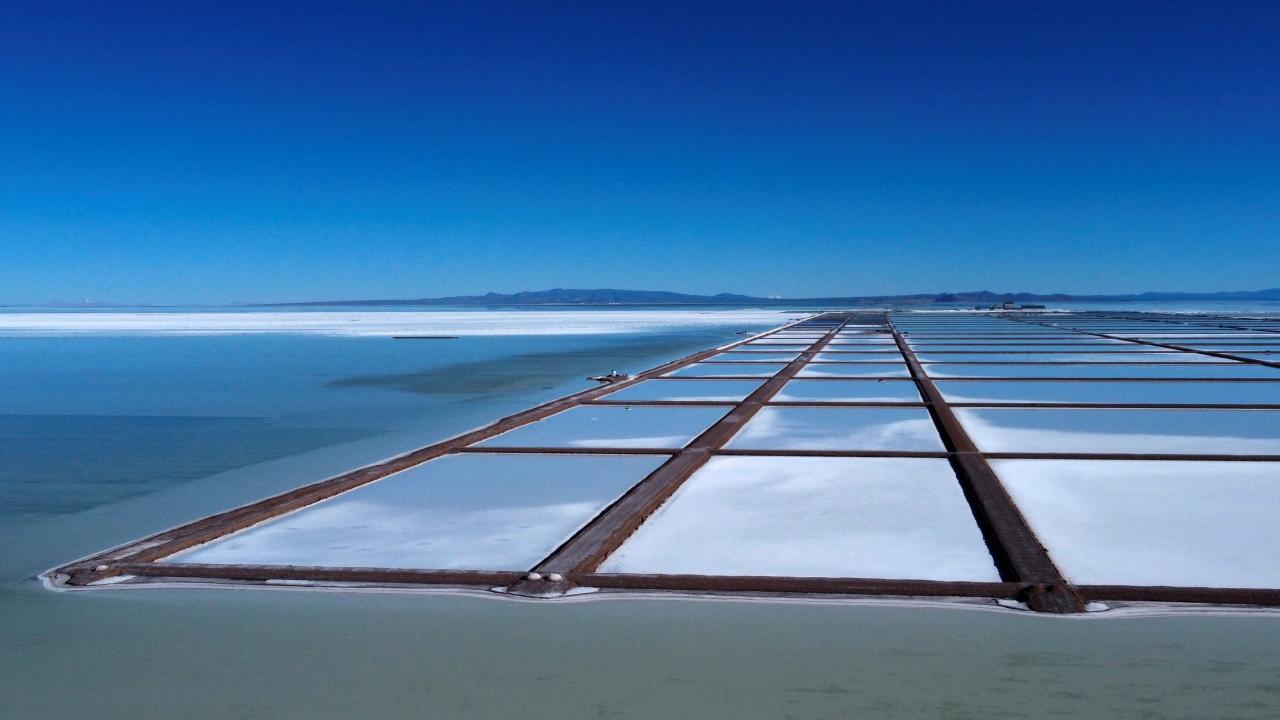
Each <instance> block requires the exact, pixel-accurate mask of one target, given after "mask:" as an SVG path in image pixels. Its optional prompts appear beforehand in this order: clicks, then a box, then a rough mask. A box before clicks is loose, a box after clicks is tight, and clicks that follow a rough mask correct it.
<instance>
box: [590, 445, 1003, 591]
mask: <svg viewBox="0 0 1280 720" xmlns="http://www.w3.org/2000/svg"><path fill="white" fill-rule="evenodd" d="M601 570H602V571H603V572H611V573H664V574H695V575H738V576H741V575H767V576H799V577H862V578H900V579H921V580H978V581H990V582H995V581H999V579H1000V578H999V574H998V573H997V572H996V568H995V566H994V565H993V563H992V560H991V556H990V554H989V553H988V551H987V548H986V545H985V544H984V543H983V540H982V533H981V531H980V530H979V529H978V526H977V524H976V523H975V522H974V519H973V512H972V511H971V510H970V509H969V506H968V504H967V503H966V502H965V498H964V494H963V492H962V491H961V489H960V485H959V483H958V482H957V480H956V476H955V474H954V473H953V472H952V470H951V466H950V465H949V464H948V462H947V461H946V460H941V459H921V458H812V457H806V458H780V457H719V458H713V459H712V460H711V461H710V462H709V463H707V465H706V466H705V467H703V468H702V469H701V470H699V471H698V472H697V473H695V474H694V475H693V477H691V478H690V479H689V480H688V481H687V482H686V483H685V484H684V485H683V486H681V487H680V489H679V490H678V491H677V492H676V493H675V495H674V496H673V497H672V498H671V499H670V500H669V501H667V503H666V504H665V505H664V506H663V507H661V508H659V509H658V511H657V512H656V513H654V515H653V517H652V518H650V519H649V521H648V522H646V523H645V524H644V525H642V526H641V527H640V529H639V530H638V531H636V533H635V534H634V535H633V536H632V537H631V538H630V539H629V540H627V542H625V543H624V544H623V545H622V547H621V548H620V549H619V550H618V551H617V552H616V553H614V555H613V556H612V557H610V558H609V559H608V560H607V561H606V562H605V564H604V566H603V567H602V568H601Z"/></svg>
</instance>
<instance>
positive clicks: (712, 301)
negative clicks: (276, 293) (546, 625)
mask: <svg viewBox="0 0 1280 720" xmlns="http://www.w3.org/2000/svg"><path fill="white" fill-rule="evenodd" d="M1162 300H1237V301H1238V300H1280V288H1270V289H1267V290H1243V291H1233V292H1213V293H1189V292H1144V293H1137V294H1128V295H1068V294H1066V293H1051V294H1039V293H1028V292H1012V293H998V292H991V291H989V290H977V291H973V292H956V293H918V294H912V295H850V296H847V297H816V298H778V297H769V298H762V297H752V296H751V295H734V294H732V293H720V294H719V295H688V294H685V293H675V292H663V291H659V290H611V289H603V290H566V289H563V288H556V289H554V290H538V291H533V292H518V293H495V292H491V293H485V294H484V295H454V296H449V297H436V298H413V299H408V300H406V299H393V300H326V301H317V302H300V303H271V304H270V306H271V307H302V306H315V305H436V306H439V305H453V306H460V307H490V306H516V305H797V304H804V305H884V304H893V305H943V304H955V303H962V304H976V305H990V304H994V303H1001V302H1006V301H1008V302H1016V303H1053V302H1152V301H1162Z"/></svg>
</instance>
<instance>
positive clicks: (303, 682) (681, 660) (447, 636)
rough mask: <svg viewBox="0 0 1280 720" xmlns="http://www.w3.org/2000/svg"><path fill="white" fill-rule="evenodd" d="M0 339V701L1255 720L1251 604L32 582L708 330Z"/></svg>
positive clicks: (493, 713) (218, 710) (613, 713)
mask: <svg viewBox="0 0 1280 720" xmlns="http://www.w3.org/2000/svg"><path fill="white" fill-rule="evenodd" d="M740 329H743V328H737V327H733V328H728V327H724V328H704V329H700V330H696V331H675V330H672V331H668V332H663V333H653V334H646V335H626V336H587V337H547V336H543V337H524V338H519V337H516V338H466V339H462V340H455V341H440V342H436V341H394V340H390V339H381V338H331V337H299V336H292V337H290V336H269V335H268V336H252V337H248V336H232V337H132V338H87V337H71V338H23V339H16V338H6V339H3V340H0V387H3V388H4V392H3V393H0V456H2V459H3V462H0V501H2V502H0V543H2V544H0V547H4V548H5V549H6V550H5V553H4V554H3V555H2V556H0V718H6V719H8V718H28V717H55V718H57V717H76V716H79V717H93V718H174V717H183V718H205V717H208V718H214V717H217V718H228V717H230V718H356V717H359V718H427V717H429V718H489V717H529V718H543V717H546V718H597V717H603V718H655V717H658V718H685V717H713V718H721V717H723V718H788V717H794V718H843V717H858V718H866V717H875V718H880V717H883V718H936V717H950V718H969V717H974V718H976V717H986V716H989V715H991V714H994V713H999V714H1001V715H1004V716H1008V717H1027V718H1039V717H1056V716H1070V717H1107V718H1155V717H1159V718H1165V717H1170V718H1205V717H1222V718H1272V717H1275V716H1276V715H1277V714H1278V713H1280V683H1278V682H1277V680H1276V678H1278V677H1280V652H1278V651H1277V650H1276V648H1277V647H1280V618H1277V617H1275V616H1269V617H1210V616H1195V617H1165V618H1141V619H1139V618H1131V619H1110V620H1105V619H1095V618H1088V619H1073V620H1062V619H1056V618H1040V617H1027V616H1023V615H1018V614H1015V613H983V612H973V611H966V610H948V609H937V608H927V607H912V608H884V607H868V606H848V605H845V606H833V605H824V606H813V605H781V604H763V603H749V602H676V601H670V600H625V601H610V602H585V603H567V604H566V603H560V604H546V603H544V604H537V603H530V602H514V601H505V600H497V599H486V598H475V597H448V596H422V595H412V596H410V595H370V594H342V593H316V592H300V591H287V592H285V591H281V592H271V591H258V590H206V591H193V590H177V589H165V590H127V591H121V592H117V593H112V592H94V593H53V592H49V591H46V590H44V589H43V588H41V587H40V586H39V585H38V584H37V583H36V582H35V581H34V580H33V578H34V576H35V575H36V574H37V573H38V572H40V571H41V570H44V569H46V568H48V567H50V566H52V565H55V564H58V563H61V562H65V561H67V560H69V559H72V558H75V557H78V556H81V555H84V554H87V553H90V552H93V551H96V550H100V549H102V548H104V547H107V546H110V545H114V544H118V543H121V542H125V541H127V540H130V539H132V538H135V537H138V536H140V535H143V534H146V533H149V532H154V531H156V530H160V529H163V528H165V527H168V526H171V525H173V524H176V523H180V522H184V521H186V520H190V519H195V518H198V517H201V516H204V515H206V514H209V513H211V512H216V511H218V510H222V509H226V508H228V507H232V506H234V505H237V504H240V503H243V502H246V501H249V500H253V499H256V498H258V497H262V496H264V495H267V494H271V493H274V492H278V491H281V490H284V489H287V488H290V487H294V486H296V485H298V484H301V483H304V482H309V481H312V480H315V479H319V478H321V477H324V476H326V475H329V474H333V473H337V472H341V471H344V470H347V469H350V468H351V467H354V466H358V465H361V464H365V463H368V462H372V461H374V460H377V459H380V458H383V457H386V456H388V455H391V454H394V453H397V452H401V451H403V450H406V449H409V448H412V447H415V446H418V445H421V444H424V443H427V442H430V441H432V440H435V439H439V438H442V437H446V436H448V435H451V434H454V433H457V432H460V431H463V430H466V429H469V428H471V427H474V426H476V425H480V424H483V423H485V422H488V421H491V420H493V419H496V418H498V417H500V416H503V415H506V414H509V413H511V412H514V411H516V410H520V409H523V408H524V407H527V406H529V405H530V404H532V403H535V402H539V401H542V400H546V399H550V398H552V397H557V396H559V395H562V394H565V393H567V392H570V391H572V390H575V389H579V388H581V387H585V386H586V385H588V383H585V382H583V381H582V377H583V376H584V375H587V374H591V373H595V372H602V371H607V370H611V369H619V370H623V371H634V370H638V369H643V368H646V367H650V366H652V365H654V364H657V363H658V362H661V361H664V360H667V359H671V358H674V357H677V356H679V355H682V354H685V353H687V352H690V351H693V350H696V349H701V348H704V347H707V346H710V345H714V344H717V343H720V342H724V341H727V340H730V339H733V337H734V336H733V333H734V332H735V331H737V330H740Z"/></svg>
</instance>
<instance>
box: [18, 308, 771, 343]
mask: <svg viewBox="0 0 1280 720" xmlns="http://www.w3.org/2000/svg"><path fill="white" fill-rule="evenodd" d="M787 319H788V316H787V314H786V313H785V312H784V311H781V310H750V309H748V310H519V311H511V310H496V311H490V310H442V311H406V312H388V311H314V312H311V311H278V312H256V311H255V312H42V313H0V336H15V335H16V336H51V335H82V334H97V335H243V334H262V333H277V334H306V335H344V336H365V337H377V336H388V337H389V336H395V335H456V336H471V335H602V334H611V333H635V332H646V331H652V330H658V329H661V328H666V327H702V326H710V325H733V324H741V325H758V326H760V325H770V326H772V325H777V324H779V323H782V322H786V321H787Z"/></svg>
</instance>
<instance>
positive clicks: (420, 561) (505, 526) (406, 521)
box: [165, 454, 666, 571]
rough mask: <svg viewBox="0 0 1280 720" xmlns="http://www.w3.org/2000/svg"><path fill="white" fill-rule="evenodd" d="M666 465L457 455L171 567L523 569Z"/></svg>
mask: <svg viewBox="0 0 1280 720" xmlns="http://www.w3.org/2000/svg"><path fill="white" fill-rule="evenodd" d="M665 460H666V458H665V457H663V456H660V455H657V456H655V455H635V456H599V455H483V454H467V455H451V456H447V457H443V458H440V459H438V460H433V461H431V462H427V463H424V464H422V465H418V466H416V467H413V468H410V469H408V470H405V471H403V472H399V473H396V474H395V475H391V476H389V477H386V478H383V479H381V480H378V481H375V482H372V483H370V484H368V485H364V486H362V487H359V488H356V489H355V490H351V491H349V492H346V493H343V494H342V495H338V496H337V497H334V498H332V499H329V500H325V501H322V502H318V503H315V504H313V505H310V506H308V507H306V508H303V509H301V510H298V511H296V512H293V513H289V514H287V515H283V516H281V517H278V518H275V519H273V520H268V521H266V522H264V523H261V524H259V525H255V526H253V527H251V528H249V529H247V530H243V531H241V532H238V533H235V534H233V535H229V536H227V537H224V538H221V539H219V540H215V541H213V542H210V543H208V544H205V545H201V546H199V547H196V548H193V549H191V550H187V551H185V552H181V553H178V554H177V555H174V556H171V557H169V558H167V559H166V560H165V561H166V562H180V563H210V564H223V565H301V566H309V567H363V568H411V569H467V570H516V571H523V570H525V569H527V568H529V567H532V566H533V565H534V564H535V563H537V562H538V561H539V560H541V559H542V558H543V557H545V556H546V555H548V554H549V553H550V552H551V551H553V550H555V549H556V547H558V546H559V545H560V544H561V543H563V542H564V541H565V540H567V539H568V538H569V537H570V536H571V535H573V533H575V532H577V531H578V529H579V528H581V527H582V526H583V525H585V524H586V523H587V522H588V521H589V520H591V518H593V517H595V516H596V515H597V514H598V513H599V512H600V511H601V510H603V509H604V508H605V507H607V506H608V505H609V504H610V503H612V502H613V501H614V500H615V499H617V497H618V496H619V495H621V494H622V493H624V492H626V491H627V490H628V489H629V488H630V487H631V486H632V485H635V484H636V483H637V482H639V481H640V480H642V479H644V477H645V476H646V475H648V474H649V473H650V472H652V471H653V470H654V468H656V467H658V466H659V465H661V464H662V463H663V462H664V461H665Z"/></svg>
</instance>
